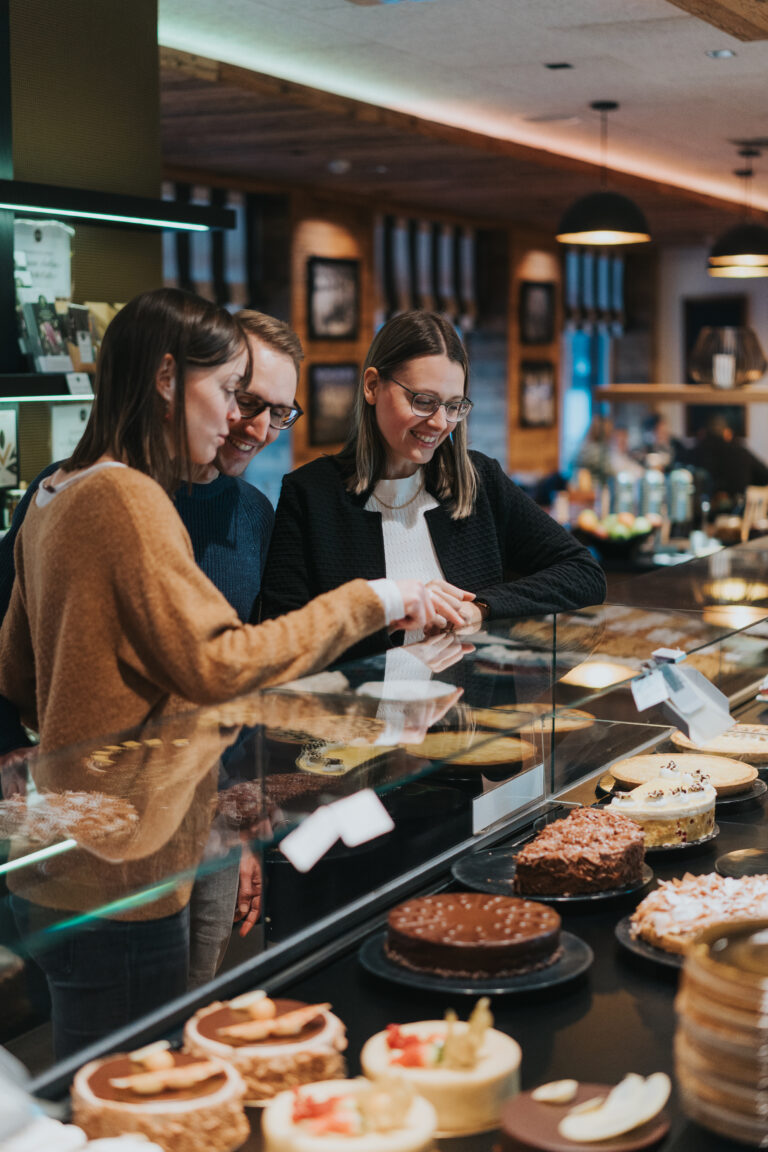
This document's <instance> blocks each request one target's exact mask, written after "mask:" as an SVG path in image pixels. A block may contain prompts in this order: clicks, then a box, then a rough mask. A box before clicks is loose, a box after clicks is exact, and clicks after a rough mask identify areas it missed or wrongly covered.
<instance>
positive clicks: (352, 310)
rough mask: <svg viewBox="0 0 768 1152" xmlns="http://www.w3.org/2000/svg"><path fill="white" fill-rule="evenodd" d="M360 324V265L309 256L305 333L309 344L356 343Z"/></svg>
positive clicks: (324, 257)
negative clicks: (322, 342) (341, 341)
mask: <svg viewBox="0 0 768 1152" xmlns="http://www.w3.org/2000/svg"><path fill="white" fill-rule="evenodd" d="M359 324H360V261H359V260H338V259H335V258H331V257H326V256H310V258H309V260H308V261H307V331H308V333H309V338H310V340H356V339H357V334H358V329H359Z"/></svg>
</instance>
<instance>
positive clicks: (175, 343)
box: [63, 288, 247, 492]
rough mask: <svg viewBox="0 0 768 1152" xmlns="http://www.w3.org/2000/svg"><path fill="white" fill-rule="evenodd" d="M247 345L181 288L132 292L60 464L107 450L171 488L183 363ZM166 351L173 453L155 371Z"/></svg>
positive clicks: (183, 444)
mask: <svg viewBox="0 0 768 1152" xmlns="http://www.w3.org/2000/svg"><path fill="white" fill-rule="evenodd" d="M246 350H247V342H246V340H245V337H244V335H243V330H242V328H241V327H240V325H239V324H238V322H237V321H236V320H235V319H234V317H233V316H231V315H230V314H229V312H227V311H226V309H224V308H220V307H218V305H216V304H211V303H210V301H208V300H203V299H202V297H200V296H194V295H193V294H192V293H190V292H182V291H180V290H179V289H178V288H157V289H155V290H154V291H153V292H143V293H142V294H141V295H140V296H134V298H133V299H132V300H130V301H129V302H128V303H127V304H126V305H125V307H124V308H121V309H120V311H119V312H118V313H117V315H116V316H115V318H114V319H113V320H112V321H111V322H110V324H109V325H108V327H107V330H106V332H105V333H104V339H103V341H102V344H101V349H100V351H99V358H98V362H97V365H96V378H95V382H94V392H95V397H94V401H93V407H92V409H91V415H90V418H89V420H88V423H87V425H86V428H85V432H84V433H83V436H82V439H81V440H80V443H79V444H78V445H77V447H76V448H75V451H74V452H73V453H72V456H71V457H70V459H69V460H68V461H67V462H66V464H65V465H64V466H63V467H64V469H65V471H67V472H72V471H74V470H75V469H76V468H86V467H88V465H90V464H94V463H95V462H96V461H97V460H98V459H99V457H100V456H103V455H104V454H108V455H110V456H113V457H114V458H115V459H116V460H121V461H122V462H123V463H125V464H128V465H129V466H130V467H131V468H137V469H138V470H139V471H140V472H145V473H146V474H147V475H149V476H151V477H152V478H153V479H154V480H157V482H158V483H159V484H161V485H162V486H163V488H165V490H166V491H167V492H173V491H175V489H176V488H177V487H178V486H179V484H180V483H181V481H182V480H183V479H188V477H189V465H190V460H189V444H188V440H187V422H186V416H185V412H184V395H185V392H184V381H185V374H186V370H187V367H190V366H191V367H195V368H215V367H218V366H219V365H220V364H226V363H228V361H230V360H232V359H234V358H235V356H237V355H238V354H239V353H241V352H243V351H246ZM167 355H170V356H172V357H173V360H174V365H175V367H174V375H175V380H176V391H175V397H174V408H173V412H174V414H173V423H172V426H171V432H172V437H173V445H174V452H173V458H171V456H170V455H169V452H168V447H167V444H166V439H165V436H164V433H163V422H164V416H165V413H166V405H165V403H164V401H163V399H162V397H161V396H160V394H159V392H158V390H157V386H156V383H157V374H158V372H159V371H160V367H161V365H162V362H163V358H164V357H165V356H167Z"/></svg>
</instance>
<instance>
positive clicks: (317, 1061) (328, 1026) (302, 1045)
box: [184, 990, 347, 1102]
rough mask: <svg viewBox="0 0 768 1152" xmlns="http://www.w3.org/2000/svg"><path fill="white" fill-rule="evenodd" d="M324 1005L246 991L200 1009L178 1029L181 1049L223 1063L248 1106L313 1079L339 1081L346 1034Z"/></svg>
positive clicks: (343, 1067) (258, 991)
mask: <svg viewBox="0 0 768 1152" xmlns="http://www.w3.org/2000/svg"><path fill="white" fill-rule="evenodd" d="M330 1008H331V1006H330V1004H305V1003H303V1002H302V1001H300V1000H282V999H275V1000H273V999H271V998H270V997H269V996H267V994H266V993H265V992H262V991H261V990H257V991H254V992H246V993H245V994H244V995H243V996H237V997H236V998H235V999H234V1000H227V1001H225V1002H223V1003H220V1002H216V1003H213V1004H209V1005H208V1006H207V1007H206V1008H201V1009H200V1011H199V1012H196V1013H195V1015H194V1016H193V1017H192V1018H191V1019H190V1020H188V1021H187V1023H186V1025H185V1027H184V1049H185V1051H187V1052H190V1053H191V1054H192V1055H193V1056H196V1057H200V1058H208V1057H210V1056H213V1057H217V1058H220V1059H222V1060H226V1061H227V1063H228V1064H231V1065H232V1066H233V1067H234V1068H236V1069H237V1071H238V1072H239V1073H240V1075H241V1076H242V1078H243V1080H244V1082H245V1096H246V1100H247V1101H248V1102H252V1101H263V1100H268V1099H270V1098H271V1097H273V1096H276V1095H277V1093H278V1092H283V1091H284V1090H285V1089H286V1088H293V1087H295V1086H296V1085H297V1084H309V1083H312V1082H313V1081H315V1080H333V1079H338V1078H339V1077H340V1076H343V1075H344V1073H345V1071H346V1067H345V1064H344V1058H343V1056H342V1053H343V1052H344V1050H345V1048H346V1047H347V1037H346V1029H345V1028H344V1025H343V1024H342V1022H341V1020H339V1018H338V1016H334V1014H333V1013H332V1012H331V1010H330Z"/></svg>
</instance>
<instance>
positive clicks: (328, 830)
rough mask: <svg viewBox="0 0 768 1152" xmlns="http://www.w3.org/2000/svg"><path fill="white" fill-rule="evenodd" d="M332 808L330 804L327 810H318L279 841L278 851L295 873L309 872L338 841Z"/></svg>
mask: <svg viewBox="0 0 768 1152" xmlns="http://www.w3.org/2000/svg"><path fill="white" fill-rule="evenodd" d="M332 808H333V805H332V804H330V805H328V807H327V808H318V809H317V811H316V812H313V813H312V815H311V816H307V818H306V820H303V821H302V823H301V824H299V826H298V828H294V830H293V832H289V833H288V835H287V836H286V837H285V839H284V840H282V841H281V843H280V851H281V852H282V854H283V856H286V857H287V858H288V860H290V862H291V864H293V866H294V868H295V869H296V871H297V872H309V870H310V868H314V866H315V864H317V862H318V860H319V859H320V858H321V857H322V856H325V854H326V852H327V851H328V849H329V848H332V847H333V845H334V844H335V843H336V841H337V840H338V838H339V833H338V827H337V824H336V820H335V818H334V816H333V812H332Z"/></svg>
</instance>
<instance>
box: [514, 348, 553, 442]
mask: <svg viewBox="0 0 768 1152" xmlns="http://www.w3.org/2000/svg"><path fill="white" fill-rule="evenodd" d="M556 422H557V387H556V382H555V365H554V364H553V363H552V361H551V360H524V361H523V362H522V364H521V365H520V427H521V428H553V427H554V426H555V424H556Z"/></svg>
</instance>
